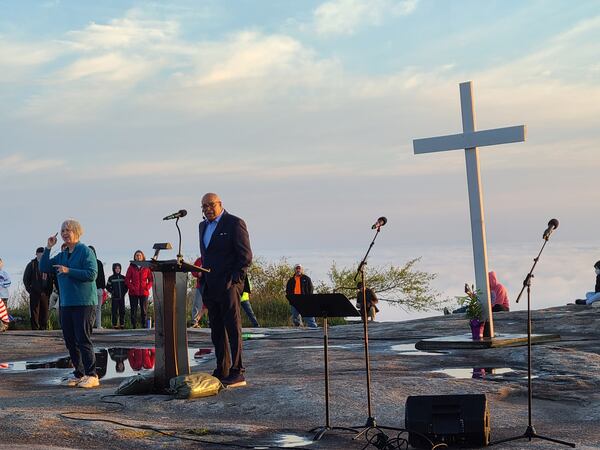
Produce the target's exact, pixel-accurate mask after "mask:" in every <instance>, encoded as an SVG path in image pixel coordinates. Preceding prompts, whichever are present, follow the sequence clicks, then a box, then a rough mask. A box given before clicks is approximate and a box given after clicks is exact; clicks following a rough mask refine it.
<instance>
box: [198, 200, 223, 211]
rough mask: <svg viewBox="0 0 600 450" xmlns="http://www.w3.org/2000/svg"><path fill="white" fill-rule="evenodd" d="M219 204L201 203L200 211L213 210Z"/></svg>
mask: <svg viewBox="0 0 600 450" xmlns="http://www.w3.org/2000/svg"><path fill="white" fill-rule="evenodd" d="M220 204H221V202H210V203H202V209H203V210H204V209H208V208H210V209H215V206H217V205H220Z"/></svg>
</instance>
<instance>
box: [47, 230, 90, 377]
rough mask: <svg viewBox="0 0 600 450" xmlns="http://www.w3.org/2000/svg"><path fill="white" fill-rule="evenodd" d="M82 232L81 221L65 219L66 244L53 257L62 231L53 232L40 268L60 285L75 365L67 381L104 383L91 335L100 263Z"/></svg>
mask: <svg viewBox="0 0 600 450" xmlns="http://www.w3.org/2000/svg"><path fill="white" fill-rule="evenodd" d="M82 234H83V228H82V227H81V225H80V224H79V222H77V221H76V220H73V219H67V220H65V221H64V222H63V224H62V226H61V229H60V236H61V237H62V239H63V241H64V242H65V245H66V247H65V249H64V250H63V251H61V252H60V253H58V254H57V255H56V256H54V257H52V258H51V257H50V250H51V249H52V247H54V245H56V242H57V239H56V236H57V235H58V233H56V234H55V235H53V236H50V237H49V238H48V244H47V246H46V248H45V249H44V254H43V255H42V259H41V261H40V270H41V271H43V272H54V273H56V275H57V279H58V286H59V288H60V323H61V326H62V332H63V338H64V340H65V346H66V347H67V349H68V350H69V355H70V356H71V362H72V363H73V368H74V369H75V370H74V372H73V375H72V376H71V377H69V378H67V379H66V380H65V385H66V386H70V387H75V386H77V387H81V388H92V387H96V386H99V385H100V382H99V380H98V375H97V374H96V357H95V355H94V345H93V343H92V338H91V335H92V326H93V324H94V319H95V312H96V305H97V304H98V295H97V291H96V277H97V275H98V264H97V263H96V257H95V256H94V253H93V252H92V251H91V250H90V248H89V247H88V246H87V245H85V244H83V243H81V242H80V241H79V238H80V237H81V235H82Z"/></svg>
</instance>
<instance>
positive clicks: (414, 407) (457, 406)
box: [404, 394, 490, 448]
mask: <svg viewBox="0 0 600 450" xmlns="http://www.w3.org/2000/svg"><path fill="white" fill-rule="evenodd" d="M404 423H405V428H406V429H407V430H408V431H409V434H408V442H409V444H410V445H411V446H413V447H415V448H431V445H430V444H429V442H427V440H425V439H423V437H422V436H420V435H419V434H418V433H420V434H421V435H425V436H427V438H429V439H430V440H431V441H432V442H433V443H434V444H435V443H438V442H445V443H446V444H448V445H457V446H462V447H483V446H486V445H488V444H489V443H490V410H489V408H488V403H487V398H486V397H485V394H466V395H414V396H410V397H408V398H407V399H406V409H405V416H404Z"/></svg>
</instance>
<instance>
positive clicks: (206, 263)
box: [198, 211, 252, 296]
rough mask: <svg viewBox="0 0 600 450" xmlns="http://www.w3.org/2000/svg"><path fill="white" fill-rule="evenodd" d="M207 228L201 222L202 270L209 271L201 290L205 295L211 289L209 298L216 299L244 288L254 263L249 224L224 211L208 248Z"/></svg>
mask: <svg viewBox="0 0 600 450" xmlns="http://www.w3.org/2000/svg"><path fill="white" fill-rule="evenodd" d="M206 224H207V222H206V221H202V222H200V225H199V227H198V228H199V230H198V231H199V234H200V253H201V255H202V266H203V267H205V268H207V269H210V273H204V274H203V275H202V278H200V288H201V290H202V291H204V292H206V291H205V289H206V288H208V292H209V295H210V296H214V295H219V294H220V293H223V292H224V291H226V290H227V289H229V288H230V287H231V285H232V284H242V285H243V283H244V278H245V277H246V272H247V270H248V267H249V266H250V263H251V262H252V250H251V249H250V238H249V237H248V229H247V228H246V223H245V222H244V221H243V220H242V219H240V218H239V217H236V216H234V215H231V214H229V213H228V212H227V211H224V212H223V215H222V216H221V219H220V220H219V223H218V225H217V228H216V229H215V232H214V233H213V235H212V237H211V239H210V242H209V245H208V247H205V246H204V239H203V236H204V228H205V227H206Z"/></svg>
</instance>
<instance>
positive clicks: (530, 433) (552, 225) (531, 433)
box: [490, 219, 575, 448]
mask: <svg viewBox="0 0 600 450" xmlns="http://www.w3.org/2000/svg"><path fill="white" fill-rule="evenodd" d="M556 228H558V220H556V219H552V220H551V221H550V222H548V229H547V230H546V231H545V232H544V235H543V239H544V244H543V245H542V248H541V249H540V252H539V253H538V255H537V256H536V257H535V258H533V266H531V270H530V271H529V273H528V274H527V276H526V277H525V280H523V287H522V288H521V292H519V296H518V297H517V300H516V302H517V303H519V299H520V298H521V295H522V294H523V291H524V290H525V288H527V411H528V420H529V422H528V425H527V429H526V430H525V433H523V434H522V435H520V436H513V437H510V438H506V439H501V440H499V441H496V442H492V443H491V444H490V445H496V444H500V443H503V442H510V441H516V440H518V439H529V441H531V440H532V439H534V438H535V439H543V440H544V441H550V442H555V443H557V444H562V445H567V446H569V447H573V448H575V444H573V443H571V442H566V441H561V440H559V439H554V438H550V437H546V436H541V435H539V434H537V433H536V431H535V428H534V427H533V424H532V420H531V402H532V398H533V391H532V389H531V279H532V278H533V269H535V266H536V265H537V263H538V261H539V260H540V256H541V254H542V252H543V251H544V247H545V246H546V244H547V243H548V239H549V238H550V235H551V234H552V231H554V229H556Z"/></svg>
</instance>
